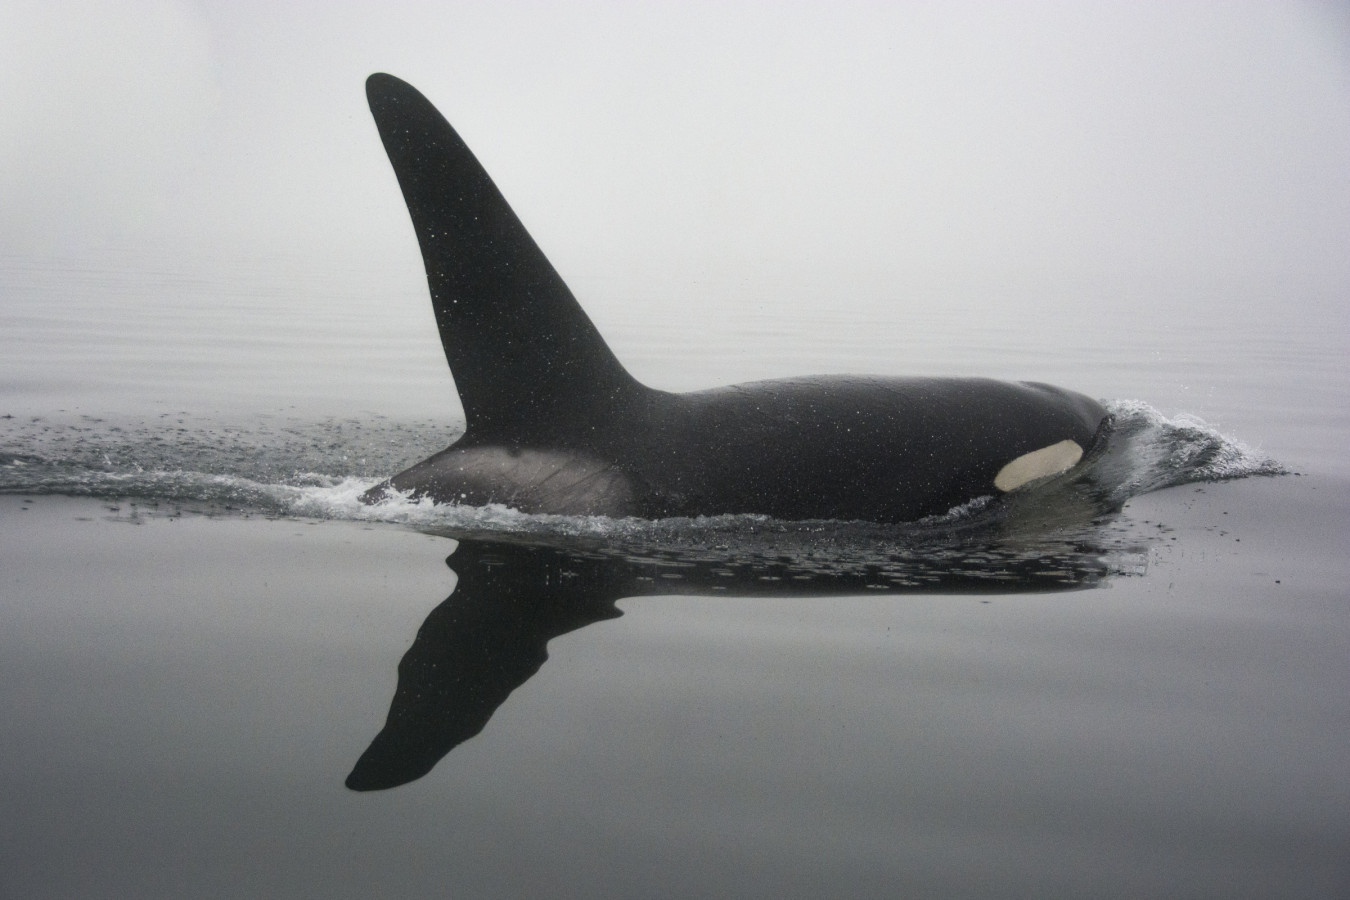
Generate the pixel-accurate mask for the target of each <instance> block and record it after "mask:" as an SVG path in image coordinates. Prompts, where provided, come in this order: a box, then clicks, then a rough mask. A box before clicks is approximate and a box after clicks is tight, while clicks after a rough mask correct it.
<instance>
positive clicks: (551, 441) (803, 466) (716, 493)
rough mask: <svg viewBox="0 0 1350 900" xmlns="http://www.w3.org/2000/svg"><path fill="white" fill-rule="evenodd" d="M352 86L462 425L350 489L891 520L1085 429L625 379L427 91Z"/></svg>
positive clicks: (1096, 419)
mask: <svg viewBox="0 0 1350 900" xmlns="http://www.w3.org/2000/svg"><path fill="white" fill-rule="evenodd" d="M366 92H367V96H368V98H369V101H370V108H371V112H372V113H373V115H374V116H375V122H376V125H377V126H378V128H379V132H380V137H381V139H382V140H383V142H384V146H385V150H386V151H387V152H388V154H389V159H390V162H391V163H392V164H393V167H394V172H395V173H396V175H397V176H398V181H399V185H400V186H401V188H402V190H403V196H404V199H405V200H406V201H407V205H408V210H409V213H410V214H411V216H412V221H413V226H414V228H415V230H416V232H417V238H418V242H419V243H420V245H421V249H422V258H423V261H424V263H425V265H426V271H427V281H428V283H429V285H430V288H431V299H432V305H433V308H434V310H435V314H436V322H437V326H438V327H439V329H440V336H441V342H442V344H443V346H444V348H445V355H446V359H447V360H448V361H449V363H450V368H451V371H452V372H453V374H454V378H455V384H456V386H457V388H458V389H459V395H460V400H461V402H462V403H463V406H464V415H465V419H466V423H467V427H466V431H465V434H464V435H463V437H461V438H460V439H459V441H457V442H456V443H455V444H453V445H452V446H451V447H449V448H447V449H446V450H444V451H442V452H440V453H438V454H436V455H435V456H432V457H431V458H429V459H427V460H425V461H423V462H421V463H418V464H417V465H415V466H413V467H412V468H410V469H408V470H406V471H404V472H402V473H400V474H398V475H395V476H394V477H393V478H392V479H390V480H389V481H387V482H385V483H384V484H382V485H380V486H378V487H377V488H375V489H374V490H372V491H371V492H370V493H368V494H367V495H366V498H365V499H367V500H370V501H374V500H378V499H380V498H381V497H384V496H386V494H387V492H388V489H389V488H390V487H392V488H395V489H398V490H400V491H407V492H410V493H412V494H413V495H414V496H428V497H431V498H433V499H435V500H438V501H444V502H459V503H464V504H467V505H473V506H481V505H486V504H489V503H501V504H505V505H507V506H512V507H515V508H517V509H520V510H522V511H524V512H535V513H561V514H580V515H609V516H639V517H643V518H660V517H665V516H695V515H715V514H721V513H761V514H765V515H770V516H774V517H776V518H779V519H786V520H800V519H856V520H866V521H873V522H903V521H912V520H915V519H918V518H921V517H924V516H929V515H937V514H941V513H944V512H946V511H947V510H949V509H952V508H953V507H956V506H959V505H961V504H963V503H966V502H968V501H970V500H972V499H974V498H976V497H980V496H984V495H998V494H1001V493H1004V492H1007V491H1011V490H1014V489H1015V488H1017V487H1020V486H1021V485H1023V484H1026V483H1028V482H1031V481H1035V480H1038V479H1040V478H1042V477H1044V476H1048V475H1053V474H1057V473H1059V472H1063V471H1065V470H1066V469H1069V468H1071V467H1073V466H1074V465H1076V464H1077V463H1078V462H1079V461H1080V460H1081V459H1082V458H1083V457H1084V455H1085V453H1088V452H1089V451H1090V450H1091V448H1092V446H1093V444H1094V442H1095V441H1097V440H1098V439H1099V437H1100V435H1101V432H1102V430H1103V429H1102V426H1103V424H1104V423H1105V421H1106V419H1107V416H1106V412H1105V411H1104V410H1103V409H1102V407H1101V406H1100V405H1099V404H1097V403H1095V402H1094V401H1092V400H1090V399H1088V398H1087V397H1084V396H1082V395H1079V394H1075V393H1071V392H1068V391H1064V390H1061V389H1059V388H1055V387H1051V386H1049V385H1043V384H1030V383H1022V382H1018V383H1008V382H997V381H990V380H986V379H954V378H870V377H869V378H857V377H848V378H845V377H811V378H797V379H790V380H784V381H769V382H758V383H753V384H741V385H735V386H732V387H726V388H719V389H716V390H709V391H698V392H694V393H687V394H672V393H667V392H665V391H658V390H653V389H651V388H648V387H646V386H644V385H642V384H639V383H638V382H637V381H636V380H635V379H634V378H632V376H630V375H629V374H628V372H627V371H625V370H624V368H623V366H622V365H620V363H619V361H618V360H617V359H616V358H615V357H614V355H613V354H612V353H611V352H610V350H609V348H608V347H607V346H606V345H605V342H604V340H603V339H602V338H601V336H600V334H599V332H598V331H596V329H595V327H594V326H593V325H592V324H591V322H590V320H589V319H588V318H587V316H586V314H585V313H584V312H583V311H582V309H581V307H580V305H578V303H577V301H576V299H575V298H574V297H573V296H572V293H571V292H570V291H569V290H568V288H567V286H566V285H565V284H564V283H563V281H562V279H561V278H560V277H559V275H558V273H557V272H556V271H554V269H553V266H552V265H550V264H549V262H548V260H547V259H546V258H545V257H544V255H543V254H542V253H541V252H540V250H539V248H538V247H537V246H536V245H535V243H534V241H533V240H532V239H531V238H530V236H529V234H528V233H527V232H526V231H525V228H524V227H523V226H522V225H521V223H520V221H519V220H518V219H517V218H516V216H515V214H514V213H513V212H512V211H511V209H510V207H509V206H508V205H507V204H506V201H505V200H504V199H503V198H502V195H501V194H500V193H499V192H498V190H497V188H496V186H495V185H494V184H493V183H492V180H491V179H490V178H489V177H488V175H487V173H486V172H485V171H484V170H483V168H482V167H481V166H480V165H479V164H478V161H477V160H476V159H475V158H474V156H473V154H472V153H470V151H469V149H468V148H467V147H466V146H465V145H464V143H463V141H461V140H460V138H459V136H458V135H457V134H456V133H455V132H454V130H453V129H452V128H451V127H450V125H449V124H448V123H447V122H446V121H445V119H444V118H442V117H441V115H440V114H439V113H438V112H437V111H436V109H435V108H434V107H433V106H432V105H431V104H430V103H429V102H428V101H427V100H426V98H425V97H423V96H422V95H421V94H420V93H418V92H417V91H416V90H414V89H413V88H412V87H410V86H409V85H407V84H404V83H403V82H402V81H399V80H398V79H397V78H393V77H392V76H389V75H372V76H371V77H370V79H369V80H368V81H367V83H366Z"/></svg>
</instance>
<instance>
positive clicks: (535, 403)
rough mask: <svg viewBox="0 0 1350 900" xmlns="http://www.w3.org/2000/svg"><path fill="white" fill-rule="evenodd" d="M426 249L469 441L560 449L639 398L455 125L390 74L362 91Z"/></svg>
mask: <svg viewBox="0 0 1350 900" xmlns="http://www.w3.org/2000/svg"><path fill="white" fill-rule="evenodd" d="M366 97H367V98H368V100H369V101H370V111H371V113H372V114H373V115H374V116H375V124H376V126H377V127H378V128H379V131H380V138H381V140H383V141H384V148H385V151H386V152H388V154H389V161H390V162H391V163H393V166H394V172H395V174H396V175H397V176H398V183H399V187H401V188H402V189H403V198H404V200H405V201H407V204H408V212H409V214H410V215H411V216H412V221H413V227H414V228H415V229H416V231H417V241H418V243H419V244H420V245H421V247H422V260H423V262H424V263H425V264H426V270H427V283H428V284H429V285H430V287H431V302H432V306H433V308H434V309H435V311H436V325H437V327H438V328H439V329H440V333H441V344H442V346H443V347H444V348H445V358H446V360H447V361H448V362H449V363H450V371H451V373H452V374H453V375H454V378H455V385H456V387H458V389H459V397H460V401H461V402H462V403H463V404H464V415H465V418H466V419H467V424H468V430H467V433H466V438H472V439H474V440H487V441H506V442H510V443H530V442H531V439H537V438H548V439H551V440H553V441H557V440H558V439H560V438H565V437H566V435H567V434H570V433H577V432H579V431H581V430H582V429H583V428H587V427H588V426H589V425H590V424H591V423H593V422H594V421H596V419H597V417H599V418H607V417H608V409H609V407H610V405H611V404H612V403H613V402H614V401H615V400H619V399H622V398H625V397H628V396H631V394H632V392H634V391H641V390H644V388H642V387H641V386H640V385H639V384H638V383H637V382H636V381H635V380H634V379H633V378H632V376H630V375H629V374H628V373H627V372H626V371H625V370H624V368H623V366H622V365H620V363H619V361H618V359H616V358H615V356H614V354H613V353H612V352H610V349H609V347H607V346H606V345H605V342H604V339H603V338H601V337H600V333H599V332H598V331H596V330H595V326H594V325H592V324H591V320H590V319H589V318H587V316H586V314H585V313H584V312H583V311H582V309H581V306H580V305H579V304H578V303H577V301H576V299H575V298H574V297H573V296H572V292H571V291H569V290H568V289H567V285H566V284H564V283H563V280H562V278H560V277H559V276H558V273H557V272H556V271H554V269H553V266H552V265H551V264H550V263H549V261H548V260H547V259H546V258H545V257H544V254H543V253H542V252H540V250H539V247H538V246H537V245H536V244H535V242H534V239H533V238H531V237H530V235H529V233H528V232H527V231H526V230H525V227H524V226H523V225H521V223H520V220H519V219H518V218H516V214H515V213H513V212H512V211H511V207H510V206H508V205H507V203H506V200H505V199H503V198H502V195H501V192H500V191H498V190H497V187H496V185H494V184H493V183H492V179H491V178H489V177H488V174H487V172H485V171H483V167H482V166H481V165H479V163H478V160H476V159H475V158H474V156H473V154H472V153H471V152H469V148H468V147H466V146H465V145H464V142H463V141H462V140H460V138H459V135H457V134H456V133H455V131H454V129H452V128H451V127H450V124H449V123H448V122H446V120H445V119H444V118H443V117H442V116H441V114H440V113H438V112H437V111H436V108H435V107H433V106H432V105H431V104H430V103H429V102H428V101H427V99H426V98H425V97H423V96H422V95H421V94H420V93H418V92H417V90H415V89H414V88H413V87H411V86H410V85H407V84H405V83H404V82H402V81H400V80H399V79H397V78H394V77H393V76H392V75H383V74H376V75H372V76H370V78H369V79H367V81H366Z"/></svg>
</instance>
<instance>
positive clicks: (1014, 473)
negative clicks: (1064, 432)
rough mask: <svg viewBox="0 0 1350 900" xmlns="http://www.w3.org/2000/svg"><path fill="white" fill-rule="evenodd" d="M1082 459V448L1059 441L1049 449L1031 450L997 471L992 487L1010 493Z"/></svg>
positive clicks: (1075, 443) (1055, 473)
mask: <svg viewBox="0 0 1350 900" xmlns="http://www.w3.org/2000/svg"><path fill="white" fill-rule="evenodd" d="M1082 458H1083V448H1082V447H1080V446H1078V443H1077V442H1076V441H1060V442H1059V443H1058V444H1051V445H1050V446H1049V447H1042V448H1041V449H1039V450H1032V451H1031V452H1030V453H1023V454H1022V455H1021V456H1019V457H1017V459H1014V460H1013V461H1012V462H1010V463H1008V464H1007V465H1006V466H1004V467H1003V468H1001V469H999V470H998V474H997V475H995V476H994V487H996V488H998V489H999V490H1000V491H1011V490H1013V489H1014V488H1019V487H1021V486H1022V485H1024V484H1026V483H1027V482H1028V481H1035V480H1036V479H1037V478H1045V477H1046V476H1048V475H1058V474H1059V473H1060V472H1064V471H1067V470H1068V469H1071V468H1073V467H1074V466H1075V465H1077V464H1078V461H1079V460H1080V459H1082Z"/></svg>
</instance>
